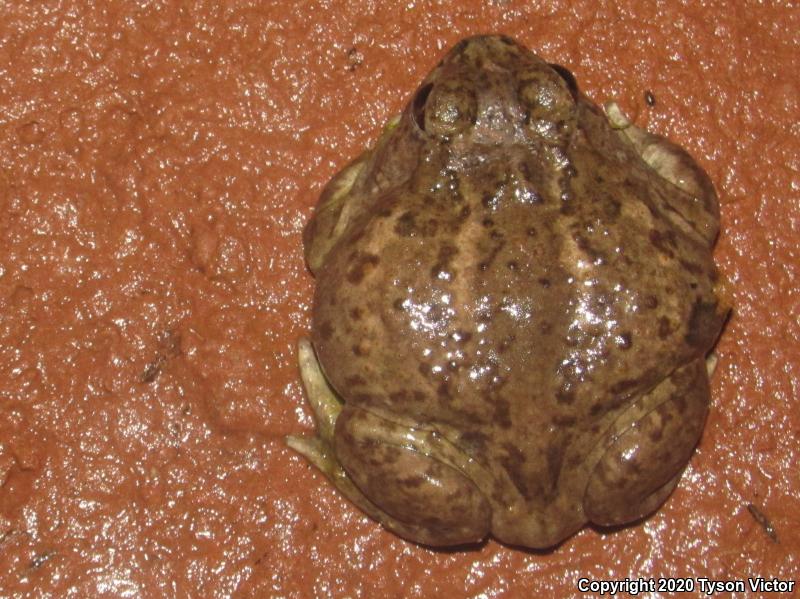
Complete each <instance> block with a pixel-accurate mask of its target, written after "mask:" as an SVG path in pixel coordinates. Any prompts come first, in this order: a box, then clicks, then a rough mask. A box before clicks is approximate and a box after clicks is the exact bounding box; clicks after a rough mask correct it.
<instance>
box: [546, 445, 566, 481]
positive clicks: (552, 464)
mask: <svg viewBox="0 0 800 599" xmlns="http://www.w3.org/2000/svg"><path fill="white" fill-rule="evenodd" d="M545 458H546V460H547V474H548V478H549V479H550V488H551V489H555V487H556V483H557V482H558V477H559V475H560V474H561V462H562V461H563V460H564V448H563V446H562V442H561V439H558V438H556V439H554V440H553V442H552V443H550V445H548V446H547V449H546V450H545Z"/></svg>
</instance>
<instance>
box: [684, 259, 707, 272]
mask: <svg viewBox="0 0 800 599" xmlns="http://www.w3.org/2000/svg"><path fill="white" fill-rule="evenodd" d="M681 266H683V268H685V269H686V270H687V271H688V272H690V273H692V274H693V275H698V276H699V275H703V274H705V273H704V272H703V267H702V266H700V265H699V264H695V263H694V262H689V261H688V260H681Z"/></svg>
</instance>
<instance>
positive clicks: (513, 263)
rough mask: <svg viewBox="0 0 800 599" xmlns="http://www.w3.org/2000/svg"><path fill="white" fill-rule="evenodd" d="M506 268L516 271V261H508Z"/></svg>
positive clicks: (517, 265) (517, 266)
mask: <svg viewBox="0 0 800 599" xmlns="http://www.w3.org/2000/svg"><path fill="white" fill-rule="evenodd" d="M506 266H507V267H508V270H517V269H518V268H519V264H518V263H517V261H516V260H509V261H508V262H507V263H506Z"/></svg>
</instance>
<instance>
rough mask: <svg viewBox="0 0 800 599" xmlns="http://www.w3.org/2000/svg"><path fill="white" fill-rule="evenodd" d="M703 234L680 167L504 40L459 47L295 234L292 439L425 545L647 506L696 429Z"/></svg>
mask: <svg viewBox="0 0 800 599" xmlns="http://www.w3.org/2000/svg"><path fill="white" fill-rule="evenodd" d="M718 224H719V212H718V204H717V199H716V195H715V193H714V189H713V186H712V185H711V183H710V181H709V178H708V177H707V175H706V174H705V173H704V172H703V171H702V170H701V169H700V168H699V167H698V166H697V164H695V162H694V161H693V160H692V159H691V158H690V157H689V156H688V155H687V154H686V152H684V151H683V150H681V149H680V148H678V147H677V146H675V145H673V144H671V143H669V142H668V141H666V140H665V139H663V138H661V137H658V136H656V135H651V134H648V133H646V132H645V131H643V130H641V129H638V128H636V127H634V126H632V125H630V124H629V123H628V122H627V121H626V120H625V118H624V117H623V116H622V115H621V113H620V112H619V111H618V110H617V109H615V107H613V105H612V107H611V110H609V114H608V115H606V114H604V113H603V111H601V110H600V109H599V108H598V107H597V106H596V105H595V104H593V103H592V102H591V101H590V100H588V99H587V98H586V97H585V96H584V95H583V94H582V93H581V92H580V91H579V90H578V88H577V85H576V83H575V80H574V78H573V76H572V75H571V73H570V72H569V71H567V70H566V69H564V68H563V67H560V66H557V65H552V64H548V63H547V62H545V61H543V60H542V59H541V58H539V57H537V56H536V55H535V54H533V53H532V52H530V51H529V50H527V49H526V48H524V47H522V46H520V45H519V44H517V43H516V42H514V41H513V40H511V39H509V38H508V37H505V36H480V37H472V38H469V39H465V40H463V41H461V42H460V43H459V44H457V45H456V46H455V47H454V48H453V49H452V50H451V51H450V52H449V53H448V54H447V56H446V57H445V58H444V60H442V62H441V63H439V65H438V66H437V67H436V68H435V69H434V70H433V71H432V72H431V73H430V74H429V75H428V77H427V78H426V79H425V80H424V81H423V82H422V84H421V85H420V87H419V89H418V90H417V91H416V93H415V94H414V96H413V98H412V99H411V101H410V102H409V104H408V106H407V107H406V109H405V110H404V112H403V113H402V115H401V116H399V117H398V118H396V119H394V120H392V121H391V122H390V123H389V124H388V125H387V127H386V130H385V132H384V134H383V135H382V137H381V138H380V140H379V141H378V142H377V145H376V146H375V147H374V148H373V149H370V150H367V151H366V152H364V153H363V154H362V155H361V156H360V157H359V158H357V159H356V160H355V161H354V162H352V163H351V164H350V165H349V166H347V167H346V168H345V169H344V170H342V171H341V172H340V173H339V174H338V175H336V177H335V178H334V179H333V180H332V181H331V182H330V183H329V184H328V186H327V187H326V188H325V190H324V192H323V194H322V197H321V199H320V201H319V204H318V206H317V208H316V211H315V213H314V215H313V217H312V219H311V221H310V222H309V224H308V226H307V228H306V230H305V237H304V241H305V251H306V258H307V261H308V264H309V266H310V269H311V271H312V272H313V274H314V276H315V277H316V284H317V286H316V293H315V296H314V305H313V326H312V333H311V341H310V342H308V341H304V342H301V347H300V361H301V372H302V376H303V379H304V383H305V387H306V391H307V394H308V397H309V399H310V401H311V403H312V405H313V408H314V411H315V413H316V416H317V421H318V436H316V437H292V438H290V439H289V443H290V445H291V446H292V447H293V448H295V449H296V450H298V451H300V452H301V453H303V454H304V455H306V456H307V457H308V458H309V459H310V460H311V461H312V462H313V463H314V464H315V465H316V466H317V467H319V468H320V469H321V470H322V471H323V472H324V473H325V474H326V475H327V476H328V477H329V478H330V479H331V480H332V481H333V483H334V484H335V485H336V487H337V488H338V489H339V490H340V491H342V492H343V493H344V494H345V495H346V496H347V497H348V498H350V499H351V500H352V501H353V502H354V503H355V504H356V505H358V506H359V507H361V508H362V509H363V510H364V511H365V512H367V513H368V514H370V515H371V516H372V517H374V518H375V519H376V520H378V521H379V522H381V523H382V524H383V525H384V526H386V527H387V528H388V529H390V530H392V531H394V532H395V533H397V534H399V535H401V536H403V537H405V538H407V539H411V540H413V541H416V542H419V543H423V544H428V545H453V544H461V543H469V542H474V541H479V540H481V539H483V538H485V537H486V536H487V535H489V534H491V535H494V536H495V537H496V538H497V539H499V540H501V541H503V542H506V543H510V544H519V545H524V546H527V547H534V548H543V547H549V546H552V545H554V544H556V543H558V542H560V541H562V540H563V539H565V538H566V537H568V536H569V535H571V534H573V533H574V532H576V531H577V530H579V529H580V528H581V527H582V526H583V525H584V524H586V523H587V522H593V523H596V524H600V525H618V524H623V523H627V522H631V521H633V520H636V519H638V518H641V517H642V516H644V515H647V514H649V513H651V512H652V511H654V510H655V509H656V508H657V507H658V506H659V505H660V504H661V503H662V502H663V501H664V500H665V499H666V497H667V496H668V495H669V494H670V492H671V491H672V490H673V488H674V487H675V485H676V483H677V482H678V479H679V478H680V475H681V472H682V471H683V469H684V466H685V465H686V462H687V460H688V459H689V456H690V454H691V453H692V451H693V449H694V446H695V444H696V443H697V441H698V439H699V437H700V434H701V431H702V428H703V423H704V420H705V418H706V412H707V407H708V401H709V387H708V375H707V372H706V364H705V356H706V353H707V352H708V351H709V350H710V348H711V347H712V345H713V343H714V341H715V339H716V338H717V336H718V334H719V332H720V329H721V327H722V323H723V321H724V318H725V315H726V312H727V309H726V308H725V307H724V306H723V303H722V302H721V301H720V299H719V298H718V297H717V292H716V287H717V286H718V283H717V281H718V275H717V271H716V269H715V266H714V263H713V261H712V257H711V247H712V245H713V243H714V241H715V238H716V236H717V231H718Z"/></svg>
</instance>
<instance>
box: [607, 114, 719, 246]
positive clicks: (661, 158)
mask: <svg viewBox="0 0 800 599" xmlns="http://www.w3.org/2000/svg"><path fill="white" fill-rule="evenodd" d="M605 110H606V115H607V117H608V121H609V123H610V124H611V126H612V128H613V129H615V130H616V131H617V134H618V135H619V136H620V138H621V139H623V140H624V141H626V142H627V143H629V144H630V145H631V146H632V147H633V149H634V150H635V152H636V153H637V154H638V155H639V156H640V157H641V158H642V160H644V162H645V163H647V165H648V166H649V167H650V168H652V169H653V170H654V171H655V172H656V173H658V174H659V175H660V176H661V177H662V178H663V179H664V180H666V181H668V182H669V183H671V184H672V185H674V186H675V187H677V188H678V190H680V192H678V193H673V194H670V208H671V210H669V211H668V212H667V214H668V216H670V217H673V216H675V214H678V215H680V217H681V219H682V222H681V223H680V224H681V225H682V226H684V227H687V228H691V229H694V230H695V231H696V232H697V233H699V234H700V235H701V236H702V237H703V239H705V241H706V242H707V243H708V244H709V245H711V244H713V242H714V239H715V238H716V236H717V233H718V231H719V202H718V200H717V194H716V192H715V191H714V185H713V184H712V183H711V179H709V177H708V175H707V174H706V172H705V171H704V170H703V169H702V168H700V166H699V165H698V164H697V162H695V160H694V158H692V157H691V156H690V155H689V153H688V152H687V151H686V150H684V149H683V148H681V147H680V146H678V145H677V144H674V143H672V142H671V141H669V140H668V139H666V138H664V137H662V136H660V135H656V134H655V133H650V132H649V131H645V130H644V129H642V128H640V127H637V126H635V125H634V124H633V123H631V122H630V121H629V120H628V118H627V117H626V116H625V115H624V114H623V113H622V111H621V110H620V108H619V106H617V104H616V103H615V102H609V103H608V104H606V106H605ZM673 211H675V213H674V214H673Z"/></svg>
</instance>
